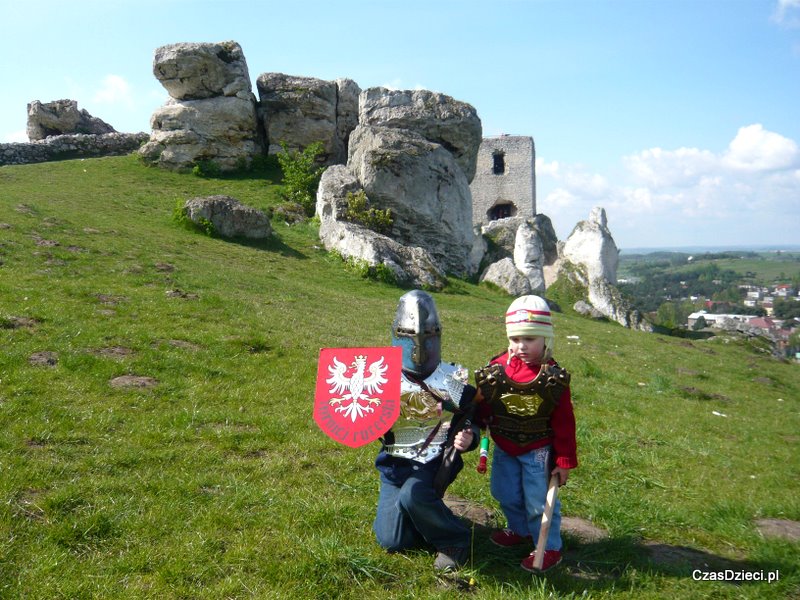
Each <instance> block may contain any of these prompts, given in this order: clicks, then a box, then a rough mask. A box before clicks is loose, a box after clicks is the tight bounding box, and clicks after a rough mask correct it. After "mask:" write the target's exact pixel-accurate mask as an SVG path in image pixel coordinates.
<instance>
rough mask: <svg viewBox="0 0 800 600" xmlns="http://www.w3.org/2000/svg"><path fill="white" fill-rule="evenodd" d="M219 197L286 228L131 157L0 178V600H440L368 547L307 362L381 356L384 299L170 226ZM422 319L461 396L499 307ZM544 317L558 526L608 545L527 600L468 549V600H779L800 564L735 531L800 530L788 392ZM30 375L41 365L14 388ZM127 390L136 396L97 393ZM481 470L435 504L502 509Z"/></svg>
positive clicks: (295, 254) (480, 300)
mask: <svg viewBox="0 0 800 600" xmlns="http://www.w3.org/2000/svg"><path fill="white" fill-rule="evenodd" d="M217 193H224V194H228V195H231V196H234V197H236V198H238V199H240V200H241V201H243V202H245V203H247V204H250V205H252V206H255V207H257V208H262V209H266V208H269V207H270V206H273V205H274V204H275V203H277V202H278V201H279V196H278V194H277V191H276V188H275V186H271V185H267V184H266V183H265V182H264V181H263V180H262V179H259V178H238V179H232V178H231V179H201V178H197V177H193V176H191V175H179V174H173V173H165V172H162V171H158V170H154V169H148V168H145V167H143V166H141V165H139V164H138V163H137V162H136V161H135V160H134V159H133V158H131V157H121V158H109V159H97V160H86V161H66V162H61V163H48V164H43V165H29V166H20V167H3V168H2V169H0V223H5V224H6V225H8V227H7V228H3V229H0V344H2V353H0V428H1V430H2V431H1V432H0V499H2V502H0V597H3V598H5V597H8V598H15V597H20V598H22V597H24V598H57V597H68V598H84V597H85V598H156V597H158V598H178V597H192V598H229V597H230V598H253V597H262V598H306V597H309V598H310V597H315V598H316V597H318V598H334V597H342V598H359V599H363V598H386V597H391V598H449V597H453V596H454V594H456V593H461V592H460V588H459V587H458V585H457V584H456V583H454V582H452V581H442V580H440V579H438V578H437V577H436V576H435V574H434V573H433V572H432V569H431V564H432V556H431V555H430V554H428V553H425V552H415V553H411V554H408V555H394V554H393V555H389V554H386V553H384V552H383V551H382V550H381V549H380V548H378V547H377V545H376V544H375V542H374V539H373V536H372V532H371V523H372V518H373V516H374V508H375V502H376V500H377V490H378V483H377V476H376V472H375V471H374V468H373V466H372V461H373V459H374V455H375V452H376V451H377V447H376V446H371V447H365V448H360V449H356V450H354V449H350V448H345V447H343V446H338V445H336V444H335V443H333V442H332V441H330V440H329V439H328V438H326V437H325V436H324V435H323V434H322V433H321V432H320V431H319V430H318V429H317V427H316V425H315V424H314V423H313V420H312V416H311V415H312V411H311V409H312V397H313V389H314V378H315V376H316V360H317V354H318V351H319V349H320V348H322V347H332V346H347V345H358V346H371V345H384V344H387V343H388V341H389V326H390V323H391V320H392V317H393V314H394V310H395V306H396V303H397V299H398V298H399V296H400V295H401V294H402V293H403V290H400V289H397V288H394V287H391V286H388V285H385V284H383V283H378V282H373V281H369V280H365V279H361V278H360V277H358V276H357V275H356V274H354V273H351V272H348V271H347V270H345V269H343V268H342V264H341V261H339V260H338V259H336V258H333V257H331V256H329V255H328V254H327V253H325V252H324V251H323V250H322V249H321V248H320V247H319V246H320V244H319V241H318V240H317V238H316V230H315V227H314V225H313V223H309V224H304V225H294V226H288V225H286V224H284V223H282V222H280V221H277V220H276V221H274V222H273V227H274V229H275V231H276V238H275V239H274V240H271V241H269V242H263V243H252V242H250V243H238V242H232V241H225V240H221V239H216V238H212V237H207V236H204V235H201V234H198V233H193V232H190V231H187V230H186V229H183V228H181V227H179V226H178V225H177V224H175V223H174V222H173V220H172V209H173V207H174V206H175V203H176V200H179V199H185V198H189V197H193V196H197V195H208V194H217ZM43 240H44V241H45V242H48V243H43ZM55 244H57V245H55ZM176 291H179V292H181V293H174V292H176ZM435 298H436V302H437V305H438V307H439V309H440V314H441V317H442V321H443V324H444V353H445V357H446V358H447V359H449V360H453V361H458V362H461V363H463V364H465V365H467V366H468V367H470V368H471V369H474V368H477V367H478V366H480V365H482V364H483V363H484V362H485V361H486V360H487V359H488V358H489V357H491V356H493V355H494V354H496V353H498V352H500V351H502V350H503V348H504V343H505V340H504V333H503V317H502V315H503V314H504V312H505V309H506V307H507V305H508V303H509V300H510V299H509V298H506V297H505V296H503V295H501V294H499V293H498V292H496V291H492V290H488V289H486V288H482V287H477V286H475V285H472V284H470V283H467V282H461V281H453V282H452V284H451V286H450V287H449V288H448V289H447V290H446V291H445V292H443V293H438V294H435ZM561 304H562V306H564V308H565V312H564V313H559V314H557V315H556V321H555V322H556V332H557V336H558V340H557V347H556V356H557V358H558V360H559V362H560V363H561V364H562V366H564V367H565V368H567V369H568V370H569V371H570V372H571V373H572V374H573V386H572V391H573V399H574V403H575V410H576V416H577V420H578V443H579V456H580V461H581V466H580V468H579V469H577V470H576V471H575V472H574V474H573V476H572V477H571V479H570V483H569V484H568V486H567V487H566V488H564V489H563V491H562V494H561V497H562V501H563V506H564V513H565V514H566V515H570V516H579V517H582V518H584V519H587V520H590V521H592V522H593V523H594V524H595V525H597V526H599V527H602V528H604V529H606V530H607V531H608V532H609V534H610V538H609V539H607V540H603V541H599V542H594V543H583V542H581V541H580V540H578V539H576V538H574V537H570V536H569V535H566V536H565V537H566V539H567V547H566V549H567V557H568V559H567V564H566V567H565V568H564V569H562V570H560V571H558V572H556V573H554V574H552V575H549V576H548V577H547V579H545V580H542V579H537V578H535V577H532V576H531V575H530V574H527V573H525V572H523V571H521V570H520V569H519V568H518V567H517V564H518V562H519V559H520V558H521V555H519V554H514V553H513V552H512V553H511V554H508V553H505V552H503V551H500V550H499V549H497V548H495V547H494V546H493V545H492V544H490V543H489V542H488V541H487V540H486V538H485V535H484V534H483V533H481V532H480V531H478V533H476V537H475V541H474V548H473V560H472V563H471V564H470V565H469V568H468V570H467V571H466V573H467V575H468V576H469V577H472V578H474V579H475V580H476V581H477V586H476V587H474V588H473V591H472V593H471V596H472V597H476V598H508V597H517V598H546V597H551V595H552V596H554V597H563V598H571V597H575V598H577V597H581V596H582V595H583V594H584V590H587V595H589V596H591V597H599V598H610V597H614V598H641V597H645V598H647V597H649V598H672V597H715V598H739V597H745V598H762V597H773V598H782V597H786V596H788V595H791V594H792V593H796V591H797V586H798V581H799V580H800V576H799V575H798V562H799V561H798V544H797V543H796V542H794V543H793V542H788V541H780V540H775V539H767V538H764V537H763V536H761V535H760V534H759V533H758V531H757V530H756V527H755V524H754V520H755V519H756V518H760V517H773V518H784V519H794V520H800V499H799V498H800V494H798V485H797V481H798V474H800V473H799V471H800V469H798V466H799V465H800V461H799V460H798V457H797V450H798V434H797V431H798V429H800V427H799V426H800V418H798V399H799V398H800V375H799V373H800V372H799V371H798V368H797V366H796V365H790V364H785V363H780V362H777V361H775V360H774V359H772V358H770V357H769V356H767V355H765V354H763V353H760V352H759V351H757V350H756V349H753V348H752V347H750V346H749V345H747V344H746V343H742V342H736V341H730V342H725V341H724V340H719V339H718V340H711V341H703V342H699V341H694V342H689V341H686V340H680V339H673V338H667V337H663V336H658V335H648V334H644V333H640V332H632V331H629V330H625V329H623V328H621V327H619V326H616V325H613V324H609V323H604V322H595V321H590V320H586V319H583V318H580V317H578V316H576V315H575V314H573V313H572V312H571V311H570V310H569V303H567V302H562V303H561ZM567 336H569V337H567ZM42 352H49V353H52V356H54V357H55V364H51V365H48V364H40V363H36V362H35V361H33V362H31V361H32V356H34V355H36V354H37V353H42ZM121 376H133V377H148V378H151V379H152V382H153V383H152V385H151V387H139V388H124V387H123V388H117V387H113V386H112V385H110V381H112V380H113V379H114V378H116V377H121ZM476 460H477V456H474V455H468V456H467V457H466V462H467V466H466V468H465V470H464V473H463V474H462V476H461V477H460V478H459V479H458V480H457V481H456V482H455V484H454V485H453V486H452V487H451V492H452V493H454V494H457V495H459V496H462V497H465V498H468V499H470V500H472V501H474V502H476V503H478V504H481V505H483V506H486V507H487V508H489V509H495V510H496V508H497V507H496V505H495V504H494V501H493V500H492V499H491V497H490V494H489V491H488V477H486V476H481V475H478V474H477V473H476V472H475V468H474V467H475V461H476ZM498 524H499V523H498ZM648 541H652V542H659V543H662V544H666V545H668V546H669V547H675V548H677V547H683V546H685V547H689V548H692V549H694V550H696V551H698V552H703V553H706V554H707V555H708V556H713V557H718V558H720V559H725V560H731V561H738V562H737V564H747V565H749V567H748V568H751V569H761V568H764V569H766V568H773V569H780V572H781V581H780V582H779V583H778V584H772V585H767V584H765V583H764V584H761V583H759V584H755V583H752V584H747V585H743V586H732V585H729V584H724V583H710V582H706V583H701V582H695V581H693V580H692V579H691V576H690V573H691V569H688V570H687V569H686V568H682V567H675V566H664V565H663V564H661V563H658V562H655V561H654V560H651V558H650V557H649V554H648V553H647V552H646V550H645V546H644V544H645V543H646V542H648ZM698 568H701V567H698Z"/></svg>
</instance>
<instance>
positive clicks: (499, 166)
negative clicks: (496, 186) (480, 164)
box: [492, 152, 506, 175]
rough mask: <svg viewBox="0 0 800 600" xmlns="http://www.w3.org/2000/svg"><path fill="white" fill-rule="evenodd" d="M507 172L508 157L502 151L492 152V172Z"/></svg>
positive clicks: (500, 173) (496, 173)
mask: <svg viewBox="0 0 800 600" xmlns="http://www.w3.org/2000/svg"><path fill="white" fill-rule="evenodd" d="M505 172H506V157H505V154H503V153H502V152H495V153H494V154H492V173H494V174H495V175H502V174H503V173H505Z"/></svg>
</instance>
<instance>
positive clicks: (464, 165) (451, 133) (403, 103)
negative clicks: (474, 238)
mask: <svg viewBox="0 0 800 600" xmlns="http://www.w3.org/2000/svg"><path fill="white" fill-rule="evenodd" d="M359 124H360V125H362V126H376V127H392V128H395V129H409V130H412V131H415V132H417V133H418V134H420V135H421V136H422V137H424V138H425V139H426V140H429V141H431V142H435V143H437V144H440V145H441V146H443V147H444V148H445V149H447V150H448V151H449V152H451V153H452V154H453V156H454V157H455V160H456V163H457V164H458V166H459V167H460V168H461V170H462V171H463V172H464V174H465V175H466V177H467V183H469V182H470V181H472V179H473V177H475V167H476V163H477V160H478V149H479V148H480V145H481V139H482V135H483V134H482V127H481V120H480V118H479V117H478V113H477V111H476V110H475V108H474V107H472V106H470V105H469V104H467V103H466V102H460V101H458V100H454V99H453V98H451V97H450V96H446V95H444V94H439V93H437V92H431V91H428V90H414V91H410V90H387V89H385V88H370V89H367V90H364V91H363V92H362V93H361V98H360V108H359ZM470 210H471V206H470ZM470 218H472V217H471V216H470Z"/></svg>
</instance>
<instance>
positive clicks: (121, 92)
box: [92, 75, 134, 107]
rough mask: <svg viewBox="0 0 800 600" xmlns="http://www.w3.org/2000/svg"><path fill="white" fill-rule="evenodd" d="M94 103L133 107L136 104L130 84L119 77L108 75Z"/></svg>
mask: <svg viewBox="0 0 800 600" xmlns="http://www.w3.org/2000/svg"><path fill="white" fill-rule="evenodd" d="M92 101H93V102H96V103H97V104H122V105H123V106H127V107H132V106H133V104H134V101H133V95H132V91H131V86H130V84H129V83H128V82H127V81H126V80H125V78H123V77H120V76H119V75H106V77H105V79H103V82H102V84H101V87H100V89H98V90H97V91H96V92H95V93H94V96H93V97H92Z"/></svg>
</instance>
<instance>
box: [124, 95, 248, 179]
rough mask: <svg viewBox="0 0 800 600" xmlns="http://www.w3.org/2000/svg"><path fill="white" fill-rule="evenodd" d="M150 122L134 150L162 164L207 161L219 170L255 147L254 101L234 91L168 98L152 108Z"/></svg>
mask: <svg viewBox="0 0 800 600" xmlns="http://www.w3.org/2000/svg"><path fill="white" fill-rule="evenodd" d="M150 126H151V128H152V133H151V135H150V141H149V142H148V143H147V144H145V145H144V146H143V147H142V148H141V150H140V151H139V154H140V155H141V156H142V157H143V158H144V160H145V161H146V162H149V163H151V164H157V165H158V166H161V167H164V168H167V169H172V170H185V169H189V168H191V167H192V166H194V165H196V164H198V163H201V162H203V161H213V162H214V163H215V164H216V165H217V166H218V167H219V168H220V170H222V171H233V170H236V169H239V168H241V167H244V166H248V165H249V164H250V162H251V161H252V158H253V156H255V155H257V154H259V153H260V145H259V140H258V136H257V133H256V114H255V105H254V103H253V102H252V101H250V100H246V99H243V98H239V97H237V96H231V97H227V96H218V97H215V98H208V99H205V100H185V101H178V100H169V101H168V102H167V103H166V104H164V105H163V106H161V107H159V108H158V109H156V111H155V112H154V113H153V116H152V117H151V119H150Z"/></svg>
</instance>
